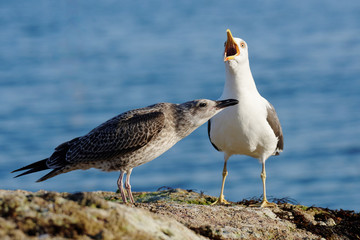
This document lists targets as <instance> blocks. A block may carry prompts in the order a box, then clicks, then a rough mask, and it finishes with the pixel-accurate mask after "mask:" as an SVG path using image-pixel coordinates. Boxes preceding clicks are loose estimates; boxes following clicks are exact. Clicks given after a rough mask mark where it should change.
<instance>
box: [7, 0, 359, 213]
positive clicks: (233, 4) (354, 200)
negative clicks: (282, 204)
mask: <svg viewBox="0 0 360 240" xmlns="http://www.w3.org/2000/svg"><path fill="white" fill-rule="evenodd" d="M227 28H229V29H231V31H232V33H233V34H234V36H236V37H241V38H243V39H244V40H245V41H247V43H248V45H249V48H250V65H251V69H252V72H253V75H254V78H255V81H256V84H257V86H258V89H259V91H260V93H261V94H262V95H263V96H264V97H266V98H267V99H268V100H269V101H271V103H272V104H273V105H274V106H275V107H276V109H277V112H278V115H279V117H280V120H281V123H282V126H283V131H284V135H285V149H284V152H283V153H282V154H281V155H280V156H276V157H275V156H274V157H271V158H270V159H268V161H267V176H268V178H267V187H268V194H269V195H270V196H272V197H275V198H283V197H289V198H292V199H294V200H296V201H297V202H299V203H300V204H304V205H315V206H321V207H329V208H343V209H353V210H356V211H359V210H360V207H359V203H360V200H359V199H360V107H359V106H360V96H359V92H360V77H359V76H360V1H341V2H339V1H335V0H326V1H325V0H320V1H310V0H305V1H296V2H295V1H280V0H274V1H221V2H219V1H205V0H203V1H115V0H114V1H109V0H103V1H89V0H87V1H70V0H68V1H66V0H63V1H45V0H44V1H1V2H0V188H2V189H26V190H31V191H37V190H39V189H46V190H54V191H69V192H75V191H95V190H106V191H114V190H116V180H117V177H118V173H117V172H112V173H104V172H101V171H98V170H88V171H74V172H71V173H67V174H63V175H61V176H58V177H55V178H53V179H50V180H48V181H46V182H43V183H35V181H36V180H37V179H38V178H40V177H41V176H42V175H43V174H42V173H37V174H32V175H28V176H26V177H22V178H17V179H13V178H12V177H13V176H14V175H13V174H10V171H11V170H14V169H15V168H18V167H21V166H23V165H25V164H29V163H31V162H34V161H37V160H40V159H43V158H46V157H47V156H49V155H50V154H51V153H52V151H53V149H54V148H55V147H56V146H57V145H58V144H60V143H62V142H64V141H67V140H70V139H72V138H74V137H77V136H79V135H83V134H86V133H87V132H88V131H90V130H91V129H92V128H94V127H96V126H97V125H98V124H100V123H102V122H103V121H105V120H107V119H109V118H111V117H112V116H115V115H117V114H119V113H121V112H124V111H126V110H129V109H133V108H138V107H144V106H147V105H150V104H153V103H156V102H175V103H181V102H185V101H188V100H192V99H197V98H209V99H217V98H218V97H219V96H220V95H221V93H222V89H223V85H224V79H225V74H224V64H223V60H222V54H223V43H224V41H225V39H226V32H225V31H226V29H227ZM222 167H223V156H222V153H219V152H217V151H216V150H215V149H213V147H212V146H211V144H210V143H209V141H208V138H207V129H206V126H202V127H200V128H199V129H198V130H197V131H195V132H194V133H193V134H191V135H190V136H189V137H187V138H186V139H184V140H183V141H181V142H179V143H178V144H177V145H175V146H174V147H173V148H172V149H170V150H169V151H168V152H166V153H165V154H163V155H162V156H161V157H159V158H158V159H156V160H154V161H152V162H150V163H147V164H145V165H142V166H140V167H137V168H135V169H134V171H133V174H132V186H133V190H134V191H154V190H156V189H158V188H159V187H162V186H169V187H172V188H185V189H194V190H197V191H204V192H205V193H206V194H211V195H218V194H219V191H220V185H221V173H222ZM228 169H229V175H228V178H227V181H226V186H225V196H226V198H227V199H229V200H231V201H239V200H242V199H243V198H251V197H254V196H257V197H258V196H260V194H261V193H262V185H261V180H260V171H261V165H260V164H259V163H258V161H257V160H255V159H252V158H249V157H244V156H233V157H231V158H230V160H229V166H228Z"/></svg>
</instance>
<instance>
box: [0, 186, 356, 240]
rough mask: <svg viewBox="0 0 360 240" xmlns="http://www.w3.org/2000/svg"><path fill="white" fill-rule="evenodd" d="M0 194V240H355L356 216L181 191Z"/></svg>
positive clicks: (316, 208)
mask: <svg viewBox="0 0 360 240" xmlns="http://www.w3.org/2000/svg"><path fill="white" fill-rule="evenodd" d="M134 198H135V200H136V202H137V203H136V204H135V206H133V205H127V204H123V203H122V202H121V198H120V196H119V194H117V193H114V192H80V193H57V192H46V191H39V192H36V193H33V192H27V191H22V190H17V191H7V190H0V213H1V215H0V239H39V238H40V239H286V240H288V239H360V214H359V213H355V212H353V211H345V210H330V209H325V208H319V207H306V206H301V205H294V204H290V203H286V202H284V200H277V204H278V206H277V207H275V208H271V209H269V208H265V209H262V208H253V207H249V205H250V204H253V203H255V202H256V200H243V201H241V202H238V203H232V204H230V205H226V206H219V205H215V206H211V205H210V203H212V202H214V201H215V198H214V197H211V196H207V195H204V194H202V193H196V192H194V191H187V190H182V189H165V190H163V191H157V192H141V193H134Z"/></svg>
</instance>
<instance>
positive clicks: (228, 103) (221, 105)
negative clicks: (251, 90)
mask: <svg viewBox="0 0 360 240" xmlns="http://www.w3.org/2000/svg"><path fill="white" fill-rule="evenodd" d="M238 103H239V101H238V100H236V99H226V100H221V101H216V108H218V109H221V108H225V107H230V106H232V105H236V104H238Z"/></svg>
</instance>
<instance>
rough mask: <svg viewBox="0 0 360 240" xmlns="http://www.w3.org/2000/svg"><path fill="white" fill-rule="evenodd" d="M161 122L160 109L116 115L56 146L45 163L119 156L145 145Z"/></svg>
mask: <svg viewBox="0 0 360 240" xmlns="http://www.w3.org/2000/svg"><path fill="white" fill-rule="evenodd" d="M164 124H165V116H164V114H163V113H162V112H148V113H144V114H142V113H140V114H136V113H131V114H122V115H119V116H117V117H115V118H113V119H110V120H108V121H107V122H105V123H103V124H102V125H100V126H99V127H97V128H95V129H93V130H92V131H91V132H89V133H88V134H87V135H85V136H83V137H79V138H75V139H73V140H71V141H69V142H66V143H63V144H61V145H60V146H58V147H57V148H56V149H55V152H54V154H53V155H52V156H51V157H50V158H49V160H48V162H47V165H48V166H49V167H51V168H58V167H62V166H64V165H67V164H71V163H80V162H83V161H86V162H89V161H97V160H102V159H111V158H113V157H115V156H121V155H123V154H126V153H128V152H131V151H135V150H137V149H139V148H141V147H143V146H145V145H146V144H147V143H148V142H149V141H150V140H151V139H152V138H154V137H155V136H156V135H158V134H159V132H160V131H161V130H162V129H163V127H164ZM57 153H58V154H57Z"/></svg>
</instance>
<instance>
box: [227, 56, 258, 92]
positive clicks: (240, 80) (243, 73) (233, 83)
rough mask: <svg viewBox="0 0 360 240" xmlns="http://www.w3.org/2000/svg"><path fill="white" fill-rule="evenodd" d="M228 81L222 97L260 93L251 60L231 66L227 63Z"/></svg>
mask: <svg viewBox="0 0 360 240" xmlns="http://www.w3.org/2000/svg"><path fill="white" fill-rule="evenodd" d="M225 69H226V81H225V86H224V91H223V94H222V97H226V98H230V97H233V98H239V97H240V96H241V95H243V94H245V93H246V94H248V93H258V90H257V88H256V85H255V81H254V78H253V76H252V74H251V70H250V65H249V62H248V61H247V62H244V63H241V64H239V65H238V66H236V68H231V67H230V66H229V65H226V67H225Z"/></svg>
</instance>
